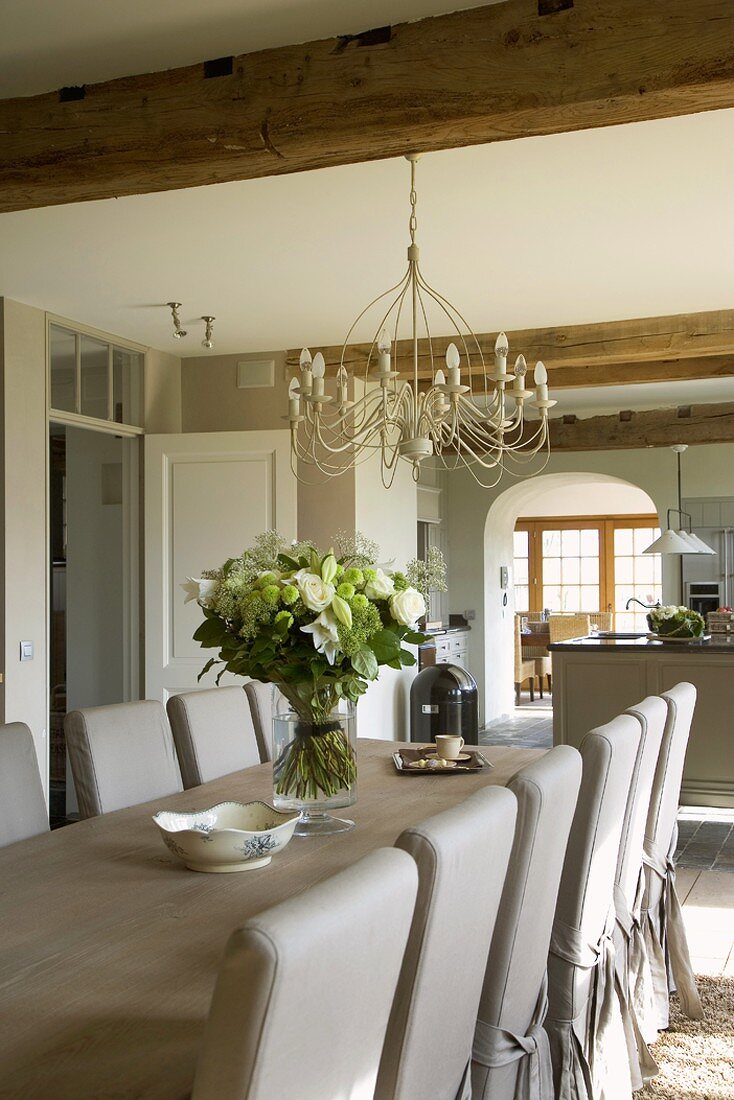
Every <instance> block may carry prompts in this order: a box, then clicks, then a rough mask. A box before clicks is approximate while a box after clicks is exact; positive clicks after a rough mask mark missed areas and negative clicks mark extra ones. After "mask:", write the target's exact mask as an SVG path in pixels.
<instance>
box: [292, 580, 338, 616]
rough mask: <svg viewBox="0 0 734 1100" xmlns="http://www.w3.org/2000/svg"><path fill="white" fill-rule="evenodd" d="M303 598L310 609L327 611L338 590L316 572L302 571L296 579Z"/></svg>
mask: <svg viewBox="0 0 734 1100" xmlns="http://www.w3.org/2000/svg"><path fill="white" fill-rule="evenodd" d="M293 579H294V580H296V583H297V585H298V591H299V592H300V593H301V599H302V600H303V602H304V603H305V605H306V607H307V608H308V609H309V611H325V610H326V608H327V607H329V606H330V604H331V601H332V600H333V599H334V592H335V591H336V590H335V588H334V585H333V584H327V583H326V581H322V579H321V577H318V576H317V575H316V574H315V573H301V575H300V576H299V577H298V578H297V579H296V578H295V577H294V578H293Z"/></svg>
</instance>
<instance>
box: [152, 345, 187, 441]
mask: <svg viewBox="0 0 734 1100" xmlns="http://www.w3.org/2000/svg"><path fill="white" fill-rule="evenodd" d="M143 393H144V406H145V407H144V420H143V423H144V424H145V430H146V432H156V433H161V432H180V431H181V360H180V359H179V358H178V356H177V355H169V353H168V352H166V351H158V350H157V349H156V348H149V349H148V352H147V354H146V356H145V382H144V387H143Z"/></svg>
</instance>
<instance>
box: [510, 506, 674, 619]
mask: <svg viewBox="0 0 734 1100" xmlns="http://www.w3.org/2000/svg"><path fill="white" fill-rule="evenodd" d="M657 522H658V521H657V516H598V517H597V516H591V517H583V518H566V517H564V518H563V519H559V518H556V517H552V518H546V519H544V518H537V519H523V520H519V521H518V523H517V526H516V528H515V535H514V561H513V566H514V568H513V577H514V585H515V607H516V609H517V610H518V611H525V610H527V611H529V612H531V613H532V612H539V611H542V610H544V609H548V610H549V611H553V612H578V611H581V612H583V611H589V612H598V611H612V612H614V616H615V618H614V624H615V629H617V630H634V629H644V628H645V612H644V611H643V609H642V608H640V607H635V605H633V606H632V608H631V609H630V611H629V612H628V611H626V610H625V604H626V602H627V600H628V599H629V598H630V597H631V596H635V597H637V599H640V600H642V601H643V602H645V603H653V602H654V601H655V600H657V599H660V597H661V593H662V587H661V565H660V555H659V554H652V555H650V554H643V552H642V551H643V550H644V549H645V547H646V546H649V545H650V543H651V542H652V541H653V540H654V539H655V538H657V536H658V534H659V527H658V526H657Z"/></svg>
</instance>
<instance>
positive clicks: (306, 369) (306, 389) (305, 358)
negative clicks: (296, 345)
mask: <svg viewBox="0 0 734 1100" xmlns="http://www.w3.org/2000/svg"><path fill="white" fill-rule="evenodd" d="M300 366H301V385H300V391H301V393H302V394H303V395H304V397H310V395H311V390H312V389H313V373H312V371H311V352H310V351H309V350H308V348H304V349H303V351H302V352H301V358H300Z"/></svg>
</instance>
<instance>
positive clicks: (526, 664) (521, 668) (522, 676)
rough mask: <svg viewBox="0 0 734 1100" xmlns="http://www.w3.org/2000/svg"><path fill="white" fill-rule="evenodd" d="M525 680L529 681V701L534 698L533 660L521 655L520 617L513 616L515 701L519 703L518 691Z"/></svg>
mask: <svg viewBox="0 0 734 1100" xmlns="http://www.w3.org/2000/svg"><path fill="white" fill-rule="evenodd" d="M526 680H529V681H530V702H531V703H532V702H533V700H534V699H535V660H534V659H530V658H528V659H525V658H524V657H523V655H522V632H521V630H520V618H519V616H518V615H516V616H515V702H516V703H518V704H519V703H520V691H521V689H522V685H523V684H524V683H525V681H526Z"/></svg>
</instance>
